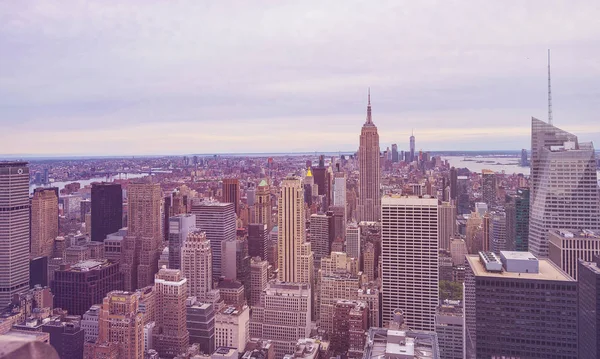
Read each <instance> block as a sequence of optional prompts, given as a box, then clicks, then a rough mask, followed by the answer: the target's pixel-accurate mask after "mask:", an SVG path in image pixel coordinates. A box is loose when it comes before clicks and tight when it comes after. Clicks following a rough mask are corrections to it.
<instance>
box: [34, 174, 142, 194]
mask: <svg viewBox="0 0 600 359" xmlns="http://www.w3.org/2000/svg"><path fill="white" fill-rule="evenodd" d="M145 176H148V174H147V173H119V174H118V175H111V176H104V177H92V178H90V179H83V180H72V181H59V182H51V183H50V184H49V185H37V184H31V185H29V192H33V190H34V189H35V188H38V187H58V190H59V191H60V190H61V189H63V188H65V185H67V184H69V183H73V182H79V183H80V184H81V188H83V187H85V186H87V185H89V184H91V183H93V182H112V181H113V180H116V179H132V178H140V177H145Z"/></svg>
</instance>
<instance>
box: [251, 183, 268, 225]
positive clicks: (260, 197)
mask: <svg viewBox="0 0 600 359" xmlns="http://www.w3.org/2000/svg"><path fill="white" fill-rule="evenodd" d="M254 206H255V209H254V213H255V214H254V216H255V217H254V220H253V221H252V223H261V224H266V225H267V230H269V231H270V230H271V228H273V223H272V222H271V188H270V186H269V184H268V183H267V181H265V180H262V181H260V183H259V184H258V187H257V188H256V202H255V204H254Z"/></svg>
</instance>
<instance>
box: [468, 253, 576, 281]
mask: <svg viewBox="0 0 600 359" xmlns="http://www.w3.org/2000/svg"><path fill="white" fill-rule="evenodd" d="M466 258H467V261H468V263H469V265H470V266H471V268H472V269H473V273H474V274H475V276H476V277H490V278H507V279H509V278H512V279H535V280H558V281H565V282H574V281H575V280H574V279H573V278H571V277H569V275H568V274H566V273H565V272H563V271H562V270H560V268H558V267H557V266H556V265H554V263H552V262H550V261H549V260H547V259H539V260H538V262H539V272H538V273H513V272H506V271H501V272H488V271H487V270H486V269H485V266H484V264H483V263H481V261H480V260H479V256H478V255H475V254H470V255H467V256H466Z"/></svg>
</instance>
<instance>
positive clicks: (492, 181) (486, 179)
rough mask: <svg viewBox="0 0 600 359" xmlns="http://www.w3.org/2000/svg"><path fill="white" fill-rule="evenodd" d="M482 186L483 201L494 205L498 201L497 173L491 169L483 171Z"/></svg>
mask: <svg viewBox="0 0 600 359" xmlns="http://www.w3.org/2000/svg"><path fill="white" fill-rule="evenodd" d="M481 188H482V197H483V202H485V203H487V205H488V206H492V205H494V204H495V203H496V196H497V191H496V173H495V172H494V171H491V170H485V169H484V170H482V171H481Z"/></svg>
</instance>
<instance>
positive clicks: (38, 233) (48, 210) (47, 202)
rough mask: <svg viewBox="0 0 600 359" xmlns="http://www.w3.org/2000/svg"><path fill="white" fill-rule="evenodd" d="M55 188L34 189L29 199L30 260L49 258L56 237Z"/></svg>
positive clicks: (56, 203)
mask: <svg viewBox="0 0 600 359" xmlns="http://www.w3.org/2000/svg"><path fill="white" fill-rule="evenodd" d="M56 192H57V190H56V189H55V188H36V189H35V191H34V192H33V197H32V198H31V254H30V257H31V259H34V258H37V257H50V256H52V252H53V249H54V239H55V238H56V237H58V197H57V195H56Z"/></svg>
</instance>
